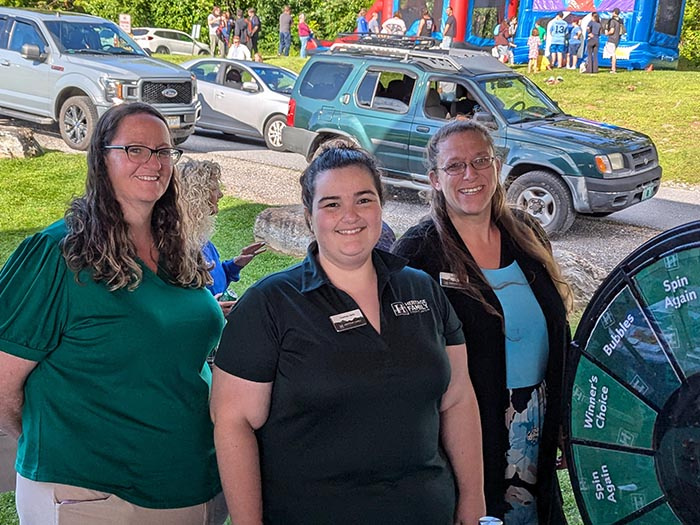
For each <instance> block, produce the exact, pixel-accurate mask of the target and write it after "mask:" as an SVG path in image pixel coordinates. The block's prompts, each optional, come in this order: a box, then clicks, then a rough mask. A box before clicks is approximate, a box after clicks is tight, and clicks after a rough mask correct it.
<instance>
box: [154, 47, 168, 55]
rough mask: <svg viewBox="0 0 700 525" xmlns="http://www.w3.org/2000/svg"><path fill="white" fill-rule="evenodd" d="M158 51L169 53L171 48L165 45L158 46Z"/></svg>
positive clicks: (164, 53)
mask: <svg viewBox="0 0 700 525" xmlns="http://www.w3.org/2000/svg"><path fill="white" fill-rule="evenodd" d="M156 53H158V54H159V55H169V54H170V50H169V49H168V48H167V47H165V46H158V47H157V48H156Z"/></svg>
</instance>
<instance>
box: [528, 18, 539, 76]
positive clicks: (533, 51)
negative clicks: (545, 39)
mask: <svg viewBox="0 0 700 525" xmlns="http://www.w3.org/2000/svg"><path fill="white" fill-rule="evenodd" d="M527 49H528V52H527V58H528V62H527V72H528V73H537V59H538V57H539V55H540V37H539V31H537V28H535V29H533V30H532V32H531V33H530V36H529V37H528V39H527Z"/></svg>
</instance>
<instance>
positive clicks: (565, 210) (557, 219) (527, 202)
mask: <svg viewBox="0 0 700 525" xmlns="http://www.w3.org/2000/svg"><path fill="white" fill-rule="evenodd" d="M507 198H508V202H510V203H512V204H515V205H516V206H518V207H520V208H522V209H524V210H525V211H527V212H528V213H529V214H530V215H532V216H533V217H534V218H536V219H537V220H538V221H539V222H540V224H541V225H542V227H543V228H544V231H546V232H547V234H548V235H561V234H563V233H564V232H566V231H567V230H568V229H569V228H571V225H572V224H573V223H574V218H575V214H574V207H573V205H572V203H571V195H570V194H569V188H567V186H566V183H564V181H562V180H561V179H560V178H559V177H557V176H556V175H554V174H552V173H549V172H547V171H531V172H528V173H525V174H523V175H521V176H520V177H518V178H517V179H515V180H514V181H513V182H512V183H511V184H510V186H509V187H508V192H507Z"/></svg>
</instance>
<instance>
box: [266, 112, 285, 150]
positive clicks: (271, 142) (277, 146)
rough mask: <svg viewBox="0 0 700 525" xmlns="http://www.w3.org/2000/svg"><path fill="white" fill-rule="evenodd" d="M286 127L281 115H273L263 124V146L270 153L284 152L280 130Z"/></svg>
mask: <svg viewBox="0 0 700 525" xmlns="http://www.w3.org/2000/svg"><path fill="white" fill-rule="evenodd" d="M286 127H287V118H286V117H284V116H282V115H275V116H274V117H272V118H271V119H270V120H268V121H267V124H265V131H264V137H265V144H267V147H268V149H271V150H272V151H285V149H284V143H283V142H282V130H283V129H284V128H286Z"/></svg>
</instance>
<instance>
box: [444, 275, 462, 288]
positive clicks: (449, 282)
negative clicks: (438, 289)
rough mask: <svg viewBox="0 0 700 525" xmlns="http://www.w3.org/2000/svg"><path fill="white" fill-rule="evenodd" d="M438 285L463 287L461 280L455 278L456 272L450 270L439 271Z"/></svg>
mask: <svg viewBox="0 0 700 525" xmlns="http://www.w3.org/2000/svg"><path fill="white" fill-rule="evenodd" d="M440 286H442V287H443V288H464V285H463V284H462V281H460V280H459V279H458V278H457V274H454V273H450V272H440Z"/></svg>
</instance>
